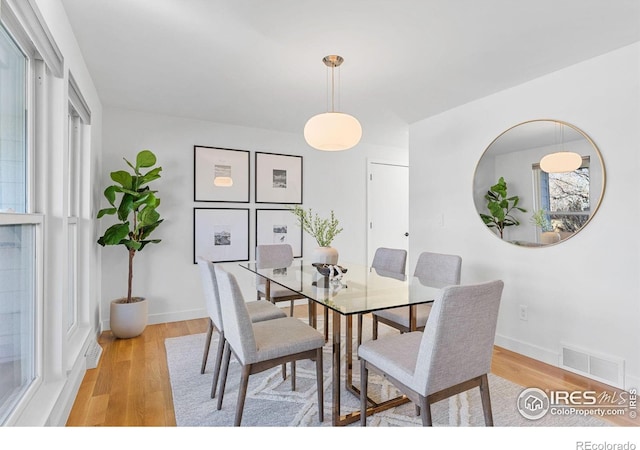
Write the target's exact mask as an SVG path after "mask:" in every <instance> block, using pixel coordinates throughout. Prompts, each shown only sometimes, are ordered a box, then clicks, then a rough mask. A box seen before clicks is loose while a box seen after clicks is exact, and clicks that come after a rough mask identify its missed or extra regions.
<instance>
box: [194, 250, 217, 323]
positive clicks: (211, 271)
mask: <svg viewBox="0 0 640 450" xmlns="http://www.w3.org/2000/svg"><path fill="white" fill-rule="evenodd" d="M196 262H197V263H198V268H199V269H200V279H201V281H202V290H203V291H204V299H205V305H206V308H207V314H209V317H210V318H211V320H212V321H213V324H214V325H215V327H216V328H217V329H218V330H222V314H221V312H220V293H219V292H218V282H217V280H216V271H215V268H214V264H213V263H212V262H211V261H207V260H205V259H204V258H202V257H198V259H197V260H196Z"/></svg>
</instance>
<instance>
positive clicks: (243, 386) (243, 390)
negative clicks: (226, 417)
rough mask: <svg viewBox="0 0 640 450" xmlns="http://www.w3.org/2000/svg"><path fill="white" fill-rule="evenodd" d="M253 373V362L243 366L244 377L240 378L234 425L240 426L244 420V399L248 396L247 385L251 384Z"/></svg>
mask: <svg viewBox="0 0 640 450" xmlns="http://www.w3.org/2000/svg"><path fill="white" fill-rule="evenodd" d="M250 373H251V364H247V365H246V366H243V367H242V378H241V379H240V387H239V388H238V403H237V405H236V420H235V422H234V424H233V426H234V427H239V426H240V422H242V411H244V400H245V398H247V386H248V385H249V374H250Z"/></svg>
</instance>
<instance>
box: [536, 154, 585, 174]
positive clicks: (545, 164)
mask: <svg viewBox="0 0 640 450" xmlns="http://www.w3.org/2000/svg"><path fill="white" fill-rule="evenodd" d="M581 165H582V156H580V155H579V154H578V153H574V152H556V153H549V154H548V155H545V156H544V157H543V158H542V159H541V160H540V169H542V170H544V171H545V172H547V173H560V172H573V171H574V170H576V169H578V168H579V167H580V166H581Z"/></svg>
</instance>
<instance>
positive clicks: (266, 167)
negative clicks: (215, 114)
mask: <svg viewBox="0 0 640 450" xmlns="http://www.w3.org/2000/svg"><path fill="white" fill-rule="evenodd" d="M251 153H254V157H253V158H251ZM193 158H194V160H193V164H194V170H193V177H194V178H193V199H194V202H195V205H194V208H193V263H194V264H196V263H197V258H198V257H202V258H205V259H206V260H208V261H212V262H235V261H238V262H240V261H249V260H253V259H255V246H257V245H261V244H278V243H287V244H290V245H291V247H292V250H293V255H294V257H295V258H301V257H302V255H303V245H302V243H303V232H302V228H301V227H300V225H298V221H297V218H296V216H295V215H294V214H292V213H291V212H290V211H289V209H288V205H300V204H302V186H303V159H302V156H298V155H285V154H280V153H267V152H252V151H249V150H240V149H230V148H223V147H215V146H205V145H194V153H193ZM251 159H253V162H254V164H253V167H251ZM252 170H253V172H252ZM252 181H253V192H254V198H253V199H251V195H250V193H251V192H252V189H251V182H252ZM252 200H253V201H252ZM199 202H206V206H204V205H202V206H200V205H198V203H199ZM215 203H219V204H220V205H215ZM233 203H238V204H244V205H245V206H244V207H240V205H238V207H235V206H234V205H232V204H233ZM270 204H272V205H273V207H270V206H269V205H270ZM252 205H253V206H254V208H251V206H252ZM251 209H254V211H253V214H252V211H251Z"/></svg>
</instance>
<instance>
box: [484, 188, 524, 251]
mask: <svg viewBox="0 0 640 450" xmlns="http://www.w3.org/2000/svg"><path fill="white" fill-rule="evenodd" d="M484 198H485V200H486V201H487V209H488V210H489V214H482V213H480V217H481V218H482V221H483V222H484V223H485V225H486V226H488V227H489V228H496V229H497V230H498V233H499V235H500V239H502V238H503V235H504V229H505V228H506V227H511V226H517V225H520V221H518V219H516V218H515V217H514V216H513V215H512V211H514V210H516V211H520V212H527V210H526V209H524V208H521V207H520V206H518V203H519V202H520V198H519V197H518V196H517V195H514V196H511V197H508V196H507V182H506V181H504V177H500V179H499V180H498V183H496V184H494V185H493V186H491V188H490V189H489V191H487V193H486V194H485V196H484Z"/></svg>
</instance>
